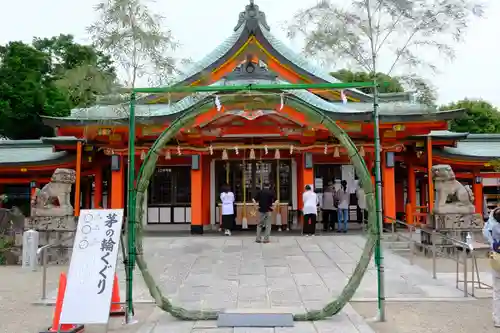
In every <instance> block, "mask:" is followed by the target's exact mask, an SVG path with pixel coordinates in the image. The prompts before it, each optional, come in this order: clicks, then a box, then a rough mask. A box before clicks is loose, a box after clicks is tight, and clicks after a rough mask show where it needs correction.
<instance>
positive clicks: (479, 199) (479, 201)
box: [472, 172, 484, 217]
mask: <svg viewBox="0 0 500 333" xmlns="http://www.w3.org/2000/svg"><path fill="white" fill-rule="evenodd" d="M472 192H473V193H474V206H475V207H476V213H477V214H481V217H483V214H484V212H483V204H484V198H483V179H482V178H481V176H480V175H479V173H478V172H475V173H474V179H473V183H472Z"/></svg>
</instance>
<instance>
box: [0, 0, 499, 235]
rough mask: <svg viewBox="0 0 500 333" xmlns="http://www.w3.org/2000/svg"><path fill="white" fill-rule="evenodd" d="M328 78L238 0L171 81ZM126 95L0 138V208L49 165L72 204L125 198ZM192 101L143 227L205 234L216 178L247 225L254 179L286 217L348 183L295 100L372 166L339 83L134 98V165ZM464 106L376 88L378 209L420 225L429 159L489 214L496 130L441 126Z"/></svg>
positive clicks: (151, 192) (366, 107) (355, 101)
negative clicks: (232, 21)
mask: <svg viewBox="0 0 500 333" xmlns="http://www.w3.org/2000/svg"><path fill="white" fill-rule="evenodd" d="M335 82H339V81H338V80H336V79H335V78H333V77H331V76H330V75H329V74H328V72H327V71H324V70H321V69H319V68H317V67H315V66H313V65H312V64H310V63H309V62H308V61H307V60H306V59H304V58H302V57H301V56H299V55H297V54H296V53H294V52H293V51H292V50H290V49H289V48H288V47H287V46H285V44H283V43H282V42H281V41H280V40H278V39H276V38H275V37H274V36H273V35H272V33H271V31H270V29H269V26H268V25H267V22H266V20H265V15H264V13H263V12H261V11H260V10H259V8H258V6H256V5H248V6H247V7H246V8H245V11H243V12H242V13H241V14H240V16H239V21H238V24H237V25H236V27H235V29H234V32H233V34H232V35H231V36H230V37H229V38H227V39H226V40H225V41H224V42H222V44H220V45H219V46H218V47H217V48H216V49H215V50H213V51H212V52H211V53H209V54H208V55H207V56H206V57H205V58H203V59H202V60H200V61H199V62H198V63H196V64H195V65H194V66H193V67H192V69H191V70H190V71H188V72H187V73H185V75H183V76H182V77H180V78H178V80H177V81H176V85H179V86H196V85H244V84H273V83H275V84H280V83H335ZM343 97H345V98H346V99H347V102H346V103H345V101H344V100H343V99H344V98H343ZM109 99H112V98H111V97H110V98H109ZM128 105H129V104H128V101H127V99H126V96H125V98H123V99H122V100H119V101H116V100H115V101H114V102H113V101H110V100H108V101H106V102H101V103H100V104H99V105H96V106H94V107H90V108H86V109H75V110H72V112H71V115H70V116H68V117H45V118H44V121H45V123H46V124H47V125H50V126H52V127H53V128H54V130H55V132H56V137H54V138H42V139H40V140H27V141H12V140H4V141H0V193H5V194H7V195H8V196H9V198H10V200H9V202H8V203H7V205H17V206H21V207H24V209H25V212H26V213H28V211H29V208H28V207H29V196H30V192H31V189H33V188H35V187H40V186H42V185H44V184H46V183H47V182H48V181H49V178H50V176H51V174H52V173H53V171H54V170H55V169H56V168H72V169H75V170H76V172H77V184H76V185H75V186H74V195H73V198H74V200H75V203H78V202H79V203H80V205H78V204H76V205H75V207H76V209H75V214H77V215H78V214H79V209H80V208H94V207H109V208H124V207H125V204H126V202H125V201H126V178H127V177H126V175H127V155H128V154H129V151H128V149H127V146H128V139H129V138H128V118H127V115H128ZM199 107H204V108H206V109H207V112H205V113H204V114H202V115H200V116H198V117H197V118H196V119H195V121H194V123H192V124H190V125H189V126H186V127H185V128H183V129H182V130H181V131H180V132H179V133H178V135H177V136H176V138H175V140H172V141H171V142H170V143H169V144H167V146H165V147H164V149H163V151H162V153H161V156H160V157H159V158H158V166H157V169H156V172H155V174H154V175H153V176H152V179H151V183H150V185H149V189H148V196H147V197H148V200H147V205H148V207H147V209H146V210H145V211H147V214H145V216H144V221H142V222H143V223H144V224H145V225H146V227H147V229H151V230H160V229H169V228H176V229H182V228H186V229H190V230H191V232H193V233H202V232H203V230H204V229H205V228H206V227H209V226H210V225H213V224H216V223H218V222H219V209H218V197H219V190H220V188H221V186H222V184H224V183H225V182H227V183H229V184H230V186H231V187H232V188H233V191H234V193H235V195H236V200H237V224H239V225H241V224H242V221H243V220H244V218H246V220H247V223H248V225H252V224H255V223H256V222H257V221H256V217H255V216H253V215H252V211H251V210H250V209H249V208H248V205H249V203H251V198H252V195H253V194H254V193H255V191H256V189H258V188H259V187H260V185H261V183H262V182H264V181H268V182H270V183H271V184H272V185H273V187H274V188H275V189H277V194H278V197H279V201H280V211H281V216H282V221H281V222H282V223H283V224H286V223H287V221H288V219H289V217H290V216H291V213H290V212H292V211H296V210H298V209H300V208H301V206H302V204H301V198H302V195H301V194H302V191H303V188H304V186H305V185H306V184H313V185H314V186H315V189H316V190H317V191H321V189H322V187H323V186H326V184H327V183H328V182H329V181H332V180H335V179H336V180H340V179H345V180H348V182H349V184H352V185H353V186H352V190H353V191H354V190H355V184H356V182H355V178H356V176H355V174H354V169H353V167H352V166H351V165H350V164H349V160H348V157H347V156H346V154H345V150H344V149H343V148H342V147H341V146H340V145H339V144H338V142H337V140H335V138H333V137H332V136H331V135H330V133H329V132H328V131H327V130H326V129H325V128H324V126H322V125H321V124H317V123H310V122H309V121H308V119H306V117H305V116H304V114H303V112H302V111H301V110H304V109H305V108H314V109H316V110H320V111H322V112H323V113H324V114H325V115H326V116H328V117H331V118H332V119H334V120H335V121H337V122H338V124H340V126H341V127H342V128H343V129H344V130H345V131H346V132H347V133H348V134H349V135H350V136H351V137H352V138H353V140H354V141H355V143H356V145H357V146H358V149H359V150H360V153H361V154H362V155H363V156H364V158H365V159H366V163H367V165H368V166H369V168H372V167H373V164H374V135H373V133H374V129H373V121H372V109H373V97H372V96H371V95H369V94H366V93H363V92H361V91H360V90H356V89H345V90H343V91H342V92H340V91H331V90H330V91H321V90H310V91H307V90H294V91H291V90H289V91H286V92H285V91H283V92H279V91H278V92H277V91H269V92H262V91H259V92H255V91H252V92H250V91H246V92H245V91H242V92H239V93H238V94H235V93H224V92H219V93H197V94H192V95H189V96H187V95H186V94H184V95H181V94H173V93H172V94H155V95H147V96H140V98H139V100H138V105H137V107H136V112H137V127H136V133H137V136H136V151H135V152H134V153H135V154H136V155H137V158H136V161H137V165H136V170H137V169H138V168H139V167H140V164H141V162H142V160H143V159H144V156H145V154H146V152H147V151H148V150H149V148H150V147H151V145H152V143H153V142H154V141H155V140H156V139H157V138H158V136H159V134H160V133H161V132H162V131H163V130H164V129H165V128H166V127H167V126H169V124H170V123H171V122H172V121H173V120H174V119H175V118H176V117H178V116H179V115H181V114H182V113H183V112H186V111H189V110H191V109H193V108H199ZM464 112H465V110H452V111H438V110H436V109H433V108H429V107H427V106H425V105H421V104H418V103H416V102H415V101H414V99H413V96H412V94H409V93H401V94H381V96H380V120H381V126H380V127H381V132H380V134H381V141H382V153H383V158H382V178H383V202H384V207H383V209H384V215H385V216H388V217H393V218H395V217H399V218H404V216H405V213H406V216H407V218H408V220H409V221H410V222H414V221H416V220H418V221H420V222H425V221H424V220H423V219H424V218H425V215H426V211H427V209H428V208H429V202H431V204H430V205H431V206H432V201H433V186H432V183H430V182H429V178H428V173H429V166H432V165H433V164H450V165H451V166H452V167H453V169H454V170H455V172H456V174H457V177H458V178H459V180H460V181H462V182H464V183H468V184H470V185H471V186H472V188H473V191H474V194H475V198H476V202H475V206H476V210H477V212H480V213H482V212H483V211H484V210H485V207H484V206H485V201H487V204H489V205H496V194H497V193H498V184H499V178H498V177H499V174H498V173H495V172H494V171H493V169H492V167H491V166H490V162H491V161H492V160H494V159H496V158H498V157H499V155H500V153H499V151H500V136H497V135H469V134H467V133H452V132H448V131H447V129H448V122H449V121H450V120H452V119H455V118H457V117H461V116H462V115H463V114H464ZM430 147H432V149H430ZM193 156H197V157H196V158H195V160H196V162H199V163H193ZM195 164H198V165H195ZM351 208H352V211H351V220H357V219H358V216H357V210H356V196H355V194H353V198H352V200H351ZM431 208H432V207H431Z"/></svg>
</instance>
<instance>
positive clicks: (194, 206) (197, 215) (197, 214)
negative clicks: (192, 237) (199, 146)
mask: <svg viewBox="0 0 500 333" xmlns="http://www.w3.org/2000/svg"><path fill="white" fill-rule="evenodd" d="M197 156H198V157H196V156H193V159H195V158H198V159H199V160H198V165H197V166H198V167H197V170H195V169H194V168H191V234H198V235H201V234H203V215H204V214H203V190H202V189H203V164H202V162H203V161H202V156H201V155H197ZM193 164H194V163H193Z"/></svg>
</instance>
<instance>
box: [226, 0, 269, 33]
mask: <svg viewBox="0 0 500 333" xmlns="http://www.w3.org/2000/svg"><path fill="white" fill-rule="evenodd" d="M242 25H245V26H246V28H247V29H248V31H249V32H250V33H254V32H255V31H256V30H257V28H258V27H259V25H260V26H262V27H263V28H264V29H266V30H270V27H269V25H268V24H267V20H266V14H265V13H264V12H263V11H260V10H259V6H257V5H256V4H255V1H254V0H250V3H249V4H248V5H246V6H245V10H244V11H243V12H241V13H240V16H239V19H238V24H237V25H236V27H235V28H234V31H237V30H238V29H240V28H241V26H242Z"/></svg>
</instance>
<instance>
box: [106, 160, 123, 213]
mask: <svg viewBox="0 0 500 333" xmlns="http://www.w3.org/2000/svg"><path fill="white" fill-rule="evenodd" d="M111 158H113V156H111ZM115 158H118V161H119V163H118V164H119V165H118V166H117V168H116V170H111V186H109V189H108V192H112V195H111V205H110V208H111V209H124V208H125V193H124V191H125V165H124V164H123V163H124V158H123V156H116V157H115Z"/></svg>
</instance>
